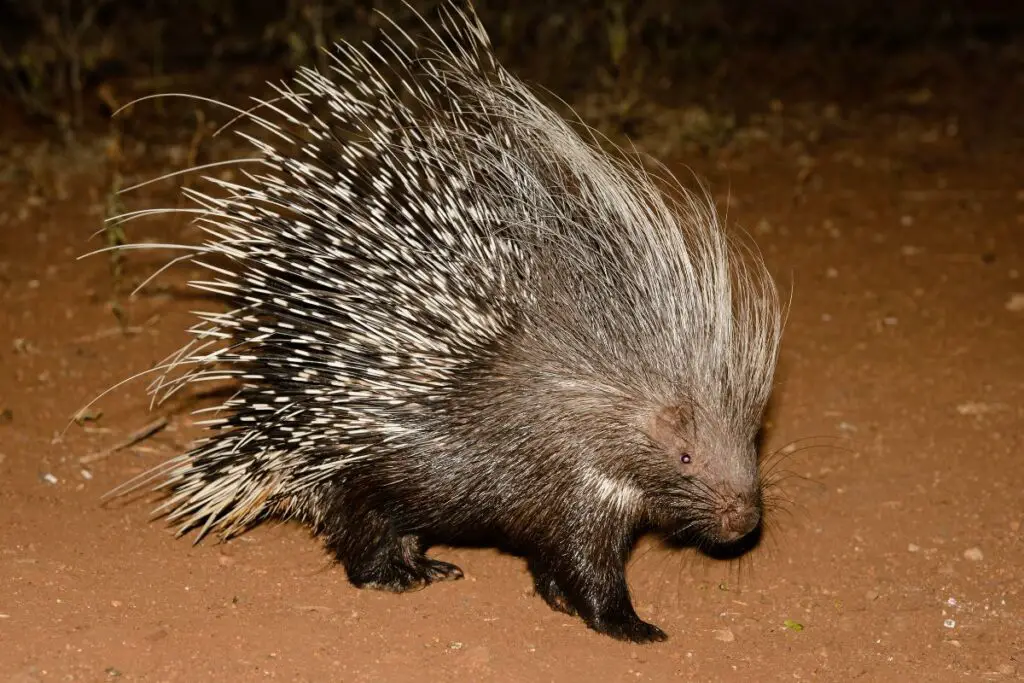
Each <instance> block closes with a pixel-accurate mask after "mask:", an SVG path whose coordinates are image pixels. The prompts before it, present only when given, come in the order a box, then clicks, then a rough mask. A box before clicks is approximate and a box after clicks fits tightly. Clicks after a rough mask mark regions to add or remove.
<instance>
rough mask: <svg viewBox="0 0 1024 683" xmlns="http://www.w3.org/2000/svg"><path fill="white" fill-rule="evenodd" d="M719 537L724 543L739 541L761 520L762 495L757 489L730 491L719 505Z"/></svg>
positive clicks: (717, 511)
mask: <svg viewBox="0 0 1024 683" xmlns="http://www.w3.org/2000/svg"><path fill="white" fill-rule="evenodd" d="M716 513H717V517H718V524H719V528H718V537H719V539H720V540H721V541H722V542H724V543H732V542H734V541H738V540H740V539H741V538H743V537H744V536H746V535H747V534H749V533H750V532H752V531H753V530H754V529H756V528H757V525H758V524H759V523H760V522H761V496H760V495H759V494H758V493H757V492H756V491H745V492H742V493H731V492H730V493H729V494H726V495H723V496H722V499H721V500H720V501H719V504H718V505H717V510H716Z"/></svg>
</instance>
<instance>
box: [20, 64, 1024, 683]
mask: <svg viewBox="0 0 1024 683" xmlns="http://www.w3.org/2000/svg"><path fill="white" fill-rule="evenodd" d="M1014 64H1016V66H1014ZM1000 68H1004V72H1003V73H1002V74H1001V75H1000V76H999V78H998V79H996V78H995V77H992V80H999V81H1000V82H1001V83H1002V84H1003V85H1002V89H1001V90H997V89H993V88H992V87H991V86H990V85H987V84H986V83H985V82H983V81H982V79H981V78H980V77H978V78H976V76H977V74H976V73H972V72H965V73H961V74H960V75H959V76H958V77H957V78H955V79H952V80H951V79H949V78H947V76H948V74H947V76H944V77H943V78H942V79H936V80H934V81H932V82H924V83H917V84H916V85H915V86H914V87H913V88H908V89H906V90H899V89H896V90H892V91H886V92H885V93H884V94H880V93H876V94H874V95H872V97H873V99H870V98H869V99H865V100H864V101H862V102H861V103H859V104H844V105H842V106H840V107H839V108H838V110H832V109H829V108H828V107H827V104H828V102H827V100H825V99H815V98H814V97H813V96H809V95H806V94H804V95H803V96H800V97H798V96H797V95H794V96H793V97H792V98H789V97H784V98H783V104H784V106H783V108H782V110H781V112H776V113H775V114H772V113H771V111H770V109H771V108H770V107H769V104H768V100H767V99H765V100H764V101H761V102H760V105H759V107H760V108H761V110H762V111H763V112H765V114H766V120H765V121H764V122H762V123H758V124H755V125H754V126H753V128H755V129H756V131H760V132H761V133H763V135H753V136H747V137H746V138H745V141H744V142H742V143H739V142H738V143H734V144H733V145H731V146H730V147H729V148H728V149H726V150H723V151H722V152H721V153H720V154H718V155H717V156H716V158H715V163H704V162H701V161H696V162H694V161H693V160H691V159H688V160H687V162H688V163H690V165H691V166H693V167H694V168H695V170H696V171H697V172H698V173H699V174H701V175H704V176H705V177H707V178H709V182H710V184H711V186H712V187H713V188H714V190H715V191H716V192H717V193H719V194H720V195H721V196H722V197H723V198H724V197H725V195H726V194H728V196H729V199H730V201H729V215H728V217H729V221H730V223H733V224H738V225H742V226H745V227H747V228H749V229H750V230H751V232H752V233H753V234H754V236H755V237H756V239H757V241H758V242H759V244H760V245H761V247H762V248H763V250H764V252H765V254H766V257H767V260H768V261H769V265H770V267H771V268H772V269H773V271H774V272H775V273H777V274H778V276H779V280H780V282H781V283H783V285H784V286H786V287H789V286H790V285H791V286H792V309H791V313H790V316H789V320H788V327H787V333H786V342H785V349H784V357H783V361H782V367H781V370H780V376H779V388H778V392H777V400H776V403H775V406H774V409H773V414H772V416H771V425H772V426H771V429H770V431H769V434H768V442H767V449H768V450H769V451H775V450H778V449H782V448H783V447H785V446H786V445H787V444H790V443H792V444H794V446H795V448H788V449H785V450H784V452H787V453H789V452H790V451H792V452H791V454H790V455H788V456H786V457H785V458H784V460H783V463H782V467H784V468H785V469H787V470H789V471H790V472H792V473H793V474H795V475H797V476H796V477H792V478H790V479H789V480H788V482H787V484H786V493H787V495H788V497H789V499H790V500H791V504H790V505H788V509H789V512H788V513H787V512H785V511H776V512H775V514H774V515H773V516H772V518H771V525H770V528H769V531H768V533H767V538H766V541H765V543H763V544H762V546H761V547H760V548H758V549H756V550H755V551H754V552H753V553H752V554H750V555H749V556H747V557H746V558H745V559H744V560H743V562H741V563H736V562H731V563H727V562H720V561H715V560H710V559H707V558H704V557H702V556H699V555H697V554H695V553H692V552H679V551H670V550H667V549H663V548H661V547H660V546H658V545H657V544H654V543H650V542H646V541H645V542H644V544H643V546H642V547H641V548H640V549H639V550H638V552H637V554H636V557H635V559H634V561H633V563H632V565H631V569H630V579H631V583H632V586H633V589H634V591H635V599H636V604H637V606H638V610H639V611H640V613H641V614H642V615H643V616H645V617H646V618H648V619H650V620H652V621H654V622H656V623H658V624H659V625H661V626H662V627H663V628H665V629H666V630H667V631H668V632H669V633H670V636H671V637H670V639H669V641H668V642H666V643H664V644H658V645H654V646H633V645H627V644H622V643H618V642H615V641H612V640H609V639H607V638H604V637H600V636H597V635H595V634H593V633H591V632H589V631H588V630H586V629H585V628H584V627H583V626H582V625H581V623H579V622H578V621H576V620H574V619H571V618H569V617H566V616H564V615H561V614H557V613H554V612H552V611H551V610H550V609H548V608H547V607H546V606H545V605H544V603H543V602H542V601H541V600H540V599H538V598H536V597H535V596H533V595H532V593H531V583H530V580H529V577H528V575H527V573H526V570H525V567H524V564H523V562H522V561H520V560H519V559H516V558H514V557H508V556H504V555H500V554H498V553H496V552H493V551H489V550H463V549H449V548H438V549H436V550H435V551H434V552H436V554H437V555H439V556H440V557H443V558H445V559H448V560H452V561H454V562H457V563H458V564H459V565H461V566H462V567H463V568H464V570H465V571H466V575H467V579H466V580H465V581H461V582H454V583H446V584H441V585H436V586H432V587H430V588H428V589H426V590H423V591H421V592H417V593H414V594H409V595H401V596H395V595H388V594H381V593H376V592H370V591H359V590H356V589H354V588H352V587H351V586H350V585H348V584H347V583H346V581H345V578H344V575H343V572H342V571H341V570H340V569H339V568H337V567H332V566H330V564H329V563H328V561H327V557H326V556H325V555H324V553H323V552H322V551H321V549H320V547H319V546H318V544H317V543H316V542H315V541H314V540H312V539H311V538H310V537H309V536H308V535H307V533H306V532H305V531H303V530H302V529H301V528H299V527H296V526H290V525H264V526H262V527H260V528H257V529H256V530H254V531H252V532H251V533H248V534H247V535H245V536H243V537H241V538H239V539H237V540H235V541H232V542H230V543H228V544H225V545H217V544H215V543H210V542H207V543H203V544H200V545H198V546H192V545H191V544H190V542H189V541H188V540H175V539H174V538H173V536H172V533H171V530H168V529H166V528H165V527H164V526H163V525H162V524H160V523H150V522H149V521H147V519H148V512H149V510H150V508H151V504H150V502H149V501H147V500H135V501H130V502H128V503H127V504H121V505H115V506H113V507H108V508H104V507H102V506H101V505H100V503H99V497H100V496H101V494H103V493H104V492H106V491H107V490H109V489H110V488H111V487H113V486H115V485H116V484H118V483H120V482H122V481H124V480H125V479H126V478H128V477H130V476H131V475H133V474H135V473H138V472H141V471H143V470H144V469H145V468H148V467H150V466H152V465H155V464H157V463H159V462H160V461H161V460H162V459H164V458H167V457H170V456H172V455H173V454H175V453H177V452H179V451H180V449H181V448H183V447H184V446H185V444H186V443H187V441H188V439H189V438H191V437H194V436H196V435H197V434H198V432H197V430H196V429H195V428H194V427H192V426H191V422H190V418H188V417H187V413H183V412H177V413H174V414H173V415H172V416H171V420H170V424H169V426H168V428H167V429H165V430H164V431H162V432H161V433H159V434H157V435H155V436H153V437H152V438H149V439H147V440H144V441H142V442H141V443H140V444H138V445H137V446H135V447H132V448H128V449H125V450H122V451H120V452H117V453H114V454H112V455H110V456H109V457H106V458H102V459H100V460H98V461H96V462H93V463H90V464H88V465H82V464H81V461H80V458H82V457H85V456H89V455H90V454H94V453H97V452H100V451H103V449H105V448H108V447H110V446H111V445H113V444H116V443H117V442H119V441H121V440H123V439H124V438H125V437H126V436H127V435H128V434H130V433H131V432H132V431H133V430H135V429H137V428H139V427H141V426H142V425H144V424H145V423H147V422H148V421H149V420H151V419H152V417H153V416H152V415H149V414H147V409H146V406H147V401H146V398H145V395H144V392H143V389H144V383H134V384H130V385H127V386H125V387H122V388H119V389H117V390H116V391H114V392H112V393H110V394H109V395H107V396H105V397H104V398H102V399H101V400H100V401H99V403H98V404H97V406H96V408H97V410H101V411H102V415H101V416H100V417H99V418H98V419H97V420H95V421H90V422H86V423H85V424H84V425H82V426H79V425H72V426H71V427H70V428H68V429H67V431H66V432H65V431H64V429H65V426H66V425H67V423H68V420H69V418H70V417H71V416H72V415H74V414H75V413H76V411H77V410H78V409H79V408H81V407H82V406H83V405H85V404H86V403H87V402H88V401H89V400H90V399H92V398H93V397H94V396H95V395H97V394H98V393H100V392H101V391H102V390H103V389H105V388H107V387H109V386H111V385H113V384H115V383H116V382H118V381H120V380H121V379H123V378H125V377H127V376H129V375H131V374H133V373H135V372H138V371H140V370H144V369H146V368H148V367H150V366H151V365H152V364H154V363H156V362H158V361H159V360H160V359H162V358H163V357H164V356H166V355H167V354H168V353H169V352H171V351H172V350H174V349H175V348H176V347H177V346H179V345H180V344H181V343H182V342H183V341H184V339H185V337H184V333H183V330H184V328H185V327H186V326H187V325H188V324H189V322H190V320H191V318H190V316H189V313H188V312H189V310H192V309H195V308H201V307H203V305H205V304H204V303H203V302H197V301H196V300H194V299H190V298H188V297H184V296H182V295H181V292H180V289H179V288H177V285H180V284H181V283H183V282H184V281H185V280H186V279H187V277H188V276H189V272H188V269H187V268H179V269H175V270H172V271H170V272H169V273H168V274H166V275H165V276H163V277H162V278H160V280H159V281H158V284H157V285H155V286H154V287H151V288H150V289H149V290H147V293H145V294H143V295H140V296H138V297H136V298H134V299H128V298H127V297H124V296H121V297H119V298H118V299H117V300H118V301H119V306H120V310H121V311H122V312H123V313H122V314H123V320H124V323H125V324H126V325H128V326H130V327H131V328H132V329H133V331H134V333H133V334H123V333H121V332H120V331H119V327H120V326H119V323H118V320H117V318H116V317H115V315H114V314H113V309H112V307H111V305H110V301H111V300H112V299H113V296H112V287H113V282H114V279H113V278H112V276H111V273H110V270H109V268H108V261H107V259H106V258H105V257H103V256H99V257H94V258H90V259H87V260H84V261H76V260H75V258H76V257H77V256H78V255H79V254H81V253H83V252H85V251H86V250H88V249H89V248H90V247H91V246H99V243H97V242H96V241H93V242H87V241H86V238H87V236H88V235H89V234H90V233H91V232H93V231H94V230H96V229H97V228H98V227H99V221H100V219H101V217H102V215H103V212H104V207H103V202H104V201H105V194H106V192H107V188H108V185H107V184H106V183H107V180H106V179H104V178H103V177H102V176H103V175H104V174H103V173H100V172H99V171H98V170H97V169H101V168H104V167H105V165H104V156H103V153H102V149H101V145H102V142H101V141H96V142H91V141H87V144H86V146H85V147H86V149H85V151H82V152H81V153H80V154H79V155H78V156H75V157H72V156H71V155H69V154H63V153H57V152H45V151H44V152H41V154H42V156H43V158H44V162H33V161H32V160H31V159H30V158H29V155H30V154H31V153H33V150H36V151H38V148H37V147H36V145H35V142H34V140H35V139H36V138H35V137H33V133H32V131H28V132H25V131H21V132H20V133H17V134H15V133H13V132H10V133H9V134H8V138H9V139H8V141H7V143H5V144H6V145H7V147H6V148H7V150H8V152H9V155H8V158H7V160H6V161H5V162H4V164H3V166H4V167H3V168H0V174H2V175H0V179H2V184H0V302H2V303H0V311H2V314H0V410H4V411H5V412H4V413H2V414H0V510H2V513H0V515H2V516H0V681H11V682H12V683H13V682H15V681H17V682H19V683H21V682H28V681H50V680H68V681H107V680H115V679H122V680H132V681H135V680H138V681H172V680H173V681H200V680H202V681H244V680H263V679H268V678H274V679H278V680H295V681H327V680H332V681H334V680H337V681H370V680H372V681H381V680H386V681H422V680H425V679H426V680H452V681H455V680H481V681H483V680H486V681H491V680H494V681H556V680H557V681H590V680H609V681H625V680H653V681H662V680H669V679H674V678H678V679H681V680H736V681H752V680H756V681H768V680H793V679H810V678H813V679H816V680H829V681H849V680H870V681H897V680H915V681H953V680H1010V679H1014V678H1016V677H1018V676H1020V675H1021V673H1024V606H1022V600H1024V542H1022V540H1021V524H1022V522H1024V460H1022V457H1024V449H1022V446H1024V437H1022V433H1024V430H1022V428H1024V278H1022V275H1021V274H1022V273H1024V235H1022V233H1024V168H1022V165H1021V161H1020V160H1021V153H1022V152H1024V144H1022V142H1021V137H1020V131H1021V126H1020V122H1019V121H1018V117H1019V112H1020V109H1019V106H1018V105H1019V103H1017V104H1014V103H1010V102H1009V100H1008V99H1007V98H1009V97H1010V96H1011V93H1012V91H1013V90H1014V89H1016V90H1018V91H1019V90H1020V89H1021V88H1022V87H1024V79H1022V76H1021V73H1022V72H1021V70H1020V68H1019V62H1015V63H1014V62H1011V64H1010V66H1008V67H1007V66H1005V65H1003V67H1000ZM761 85H762V86H763V85H764V84H763V83H762V84H761ZM924 85H927V86H929V87H930V88H931V92H932V97H931V99H929V100H927V101H924V100H925V99H926V98H922V97H908V95H913V94H914V93H915V92H918V93H919V92H920V91H919V88H921V87H923V86H924ZM809 89H810V88H809ZM801 99H802V100H803V101H805V102H807V104H806V105H804V106H799V105H800V101H801ZM756 131H755V132H756ZM816 131H817V132H816ZM172 133H173V131H172ZM155 134H156V133H155V131H154V135H155ZM190 134H191V131H188V130H184V129H183V130H181V131H179V132H178V133H177V134H173V135H172V134H168V135H169V136H170V137H174V138H176V139H177V141H178V142H181V143H187V140H188V138H189V136H190ZM134 135H135V137H140V136H141V137H145V132H143V133H142V134H139V133H135V134H134ZM15 136H16V137H17V138H18V141H19V142H20V143H21V146H20V147H17V148H12V147H11V146H10V143H11V142H13V140H12V138H13V137H15ZM154 154H155V153H154ZM154 158H155V159H156V161H155V162H154V163H155V164H156V165H157V166H161V167H162V168H164V169H167V168H175V167H179V166H180V165H181V163H180V160H179V163H172V162H171V161H166V162H164V161H162V159H165V157H154ZM25 169H34V170H32V172H31V173H29V172H28V171H26V170H25ZM153 170H159V169H150V171H153ZM132 173H133V174H138V175H139V176H140V177H143V176H145V175H146V173H144V172H143V170H142V169H133V170H132ZM169 196H170V195H168V194H166V193H163V194H160V193H157V192H155V191H153V192H148V191H147V192H143V193H141V195H134V196H133V198H132V199H131V202H132V203H131V204H130V206H129V208H138V207H144V206H152V205H166V203H167V202H168V201H169ZM183 222H184V221H183V220H181V219H178V218H174V217H171V218H165V219H157V220H154V221H150V222H145V223H137V224H132V226H131V232H130V235H131V236H132V237H133V239H147V240H160V239H178V240H188V239H195V237H196V235H195V233H194V232H193V231H191V230H190V229H187V228H183V227H182V223H183ZM163 258H164V254H160V253H157V254H147V253H144V252H131V253H129V254H128V258H127V261H126V263H125V274H124V278H123V280H124V281H126V282H131V281H133V280H135V281H137V280H138V279H140V278H142V277H144V276H145V275H147V274H148V273H150V272H152V270H153V269H154V268H155V267H157V266H158V265H159V264H160V263H162V262H163V261H162V259H163ZM805 439H806V440H805ZM809 446H815V447H813V448H810V447H809ZM801 627H802V628H801Z"/></svg>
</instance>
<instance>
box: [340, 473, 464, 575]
mask: <svg viewBox="0 0 1024 683" xmlns="http://www.w3.org/2000/svg"><path fill="white" fill-rule="evenodd" d="M352 488H358V487H352ZM323 536H324V537H325V542H326V546H327V548H328V550H330V551H331V552H332V553H333V554H334V556H335V557H336V558H337V560H338V562H340V563H341V564H342V566H344V567H345V572H346V574H347V575H348V579H349V581H350V582H351V583H352V585H354V586H356V587H357V588H376V589H379V590H386V591H391V592H395V593H403V592H406V591H410V590H415V589H417V588H422V587H424V586H427V585H429V584H431V583H434V582H435V581H444V580H454V579H461V578H462V570H461V569H459V568H458V567H457V566H455V565H454V564H450V563H448V562H442V561H440V560H434V559H431V558H429V557H427V556H426V555H425V554H424V552H423V544H422V542H421V540H420V538H419V537H418V536H416V535H414V534H399V533H398V532H397V531H396V529H395V527H394V525H393V524H392V521H391V519H390V518H389V517H388V516H387V515H386V514H384V513H383V512H382V511H380V510H377V509H375V508H374V507H373V506H372V505H371V504H370V503H369V501H366V500H361V499H359V498H358V497H356V496H354V495H351V494H345V493H344V492H339V494H338V496H337V497H336V498H335V500H334V503H333V504H332V506H331V509H330V514H329V515H328V516H327V518H326V521H325V523H324V528H323Z"/></svg>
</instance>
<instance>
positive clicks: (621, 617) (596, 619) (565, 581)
mask: <svg viewBox="0 0 1024 683" xmlns="http://www.w3.org/2000/svg"><path fill="white" fill-rule="evenodd" d="M532 564H533V566H534V567H535V568H534V570H533V572H534V586H535V588H536V591H537V593H538V595H540V596H541V597H542V598H543V599H544V601H545V602H546V603H547V604H548V605H549V606H551V608H552V609H555V610H557V611H559V612H564V613H566V614H570V615H578V616H580V617H581V618H582V619H583V621H585V622H586V624H587V626H589V627H590V628H592V629H593V630H595V631H597V632H598V633H604V634H606V635H609V636H611V637H613V638H617V639H619V640H625V641H628V642H633V643H650V642H658V641H663V640H666V639H667V638H668V636H667V635H666V634H665V632H664V631H662V630H661V629H660V628H658V627H657V626H655V625H654V624H649V623H647V622H646V621H644V620H643V619H641V618H640V617H639V616H637V613H636V610H634V609H633V603H632V601H631V600H630V597H629V589H628V587H627V586H626V577H625V573H624V571H623V570H614V569H611V568H609V570H606V571H605V572H602V573H601V575H600V576H598V575H590V576H589V577H586V575H584V574H578V573H576V571H572V570H562V571H559V570H554V569H547V568H541V567H542V565H541V564H540V563H532ZM592 569H593V567H591V570H592ZM574 576H584V577H586V578H584V579H583V580H577V579H574V578H571V577H574Z"/></svg>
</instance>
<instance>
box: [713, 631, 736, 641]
mask: <svg viewBox="0 0 1024 683" xmlns="http://www.w3.org/2000/svg"><path fill="white" fill-rule="evenodd" d="M712 633H713V634H714V636H715V640H720V641H722V642H723V643H731V642H733V641H734V640H736V635H735V634H734V633H733V632H732V631H731V630H730V629H727V628H719V629H715V630H714V631H712Z"/></svg>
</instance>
